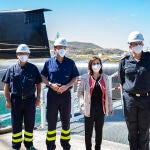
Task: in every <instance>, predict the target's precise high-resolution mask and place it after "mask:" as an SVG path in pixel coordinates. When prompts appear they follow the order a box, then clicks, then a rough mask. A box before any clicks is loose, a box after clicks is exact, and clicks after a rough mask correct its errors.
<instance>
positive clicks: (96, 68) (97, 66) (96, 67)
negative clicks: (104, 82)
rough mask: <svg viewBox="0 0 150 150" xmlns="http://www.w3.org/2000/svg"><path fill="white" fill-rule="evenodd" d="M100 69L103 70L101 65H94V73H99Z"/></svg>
mask: <svg viewBox="0 0 150 150" xmlns="http://www.w3.org/2000/svg"><path fill="white" fill-rule="evenodd" d="M100 69H101V65H100V64H96V65H92V70H93V71H94V72H99V71H100Z"/></svg>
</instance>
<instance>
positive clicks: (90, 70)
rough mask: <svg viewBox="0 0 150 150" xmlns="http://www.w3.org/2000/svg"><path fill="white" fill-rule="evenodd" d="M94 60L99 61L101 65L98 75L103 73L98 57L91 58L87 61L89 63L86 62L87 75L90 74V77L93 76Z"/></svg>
mask: <svg viewBox="0 0 150 150" xmlns="http://www.w3.org/2000/svg"><path fill="white" fill-rule="evenodd" d="M96 59H97V60H99V62H100V64H101V69H100V70H99V73H100V74H102V73H103V68H102V61H101V59H100V58H99V57H96V56H93V57H92V58H91V59H90V60H89V62H88V70H89V74H90V75H93V70H92V63H93V61H95V60H96Z"/></svg>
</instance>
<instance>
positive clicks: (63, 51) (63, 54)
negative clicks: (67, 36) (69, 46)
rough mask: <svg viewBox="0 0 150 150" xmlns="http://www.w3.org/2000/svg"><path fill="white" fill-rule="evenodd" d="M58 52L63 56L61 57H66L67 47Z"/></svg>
mask: <svg viewBox="0 0 150 150" xmlns="http://www.w3.org/2000/svg"><path fill="white" fill-rule="evenodd" d="M57 52H58V54H59V55H60V56H61V57H64V56H65V54H66V50H65V49H63V48H62V49H59V50H57Z"/></svg>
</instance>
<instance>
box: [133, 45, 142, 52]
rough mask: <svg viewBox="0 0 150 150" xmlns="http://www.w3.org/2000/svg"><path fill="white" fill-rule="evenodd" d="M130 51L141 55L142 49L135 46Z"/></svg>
mask: <svg viewBox="0 0 150 150" xmlns="http://www.w3.org/2000/svg"><path fill="white" fill-rule="evenodd" d="M132 49H133V51H134V52H135V53H141V52H142V49H143V46H142V45H137V46H134V47H133V48H132Z"/></svg>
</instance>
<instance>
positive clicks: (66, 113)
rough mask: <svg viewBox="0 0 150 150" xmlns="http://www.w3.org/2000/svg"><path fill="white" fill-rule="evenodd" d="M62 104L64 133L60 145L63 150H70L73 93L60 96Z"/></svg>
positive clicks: (62, 132) (60, 108)
mask: <svg viewBox="0 0 150 150" xmlns="http://www.w3.org/2000/svg"><path fill="white" fill-rule="evenodd" d="M60 99H61V104H60V106H59V111H60V119H61V122H62V131H61V136H60V143H61V146H62V147H63V150H70V148H71V145H70V144H69V141H70V116H71V93H70V92H67V93H63V94H61V95H60Z"/></svg>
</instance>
